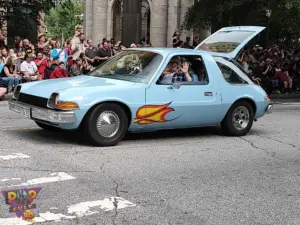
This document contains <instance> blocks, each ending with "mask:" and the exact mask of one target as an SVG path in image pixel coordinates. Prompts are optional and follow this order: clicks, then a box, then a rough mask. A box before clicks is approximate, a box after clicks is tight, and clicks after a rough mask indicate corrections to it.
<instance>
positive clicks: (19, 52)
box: [14, 40, 25, 60]
mask: <svg viewBox="0 0 300 225" xmlns="http://www.w3.org/2000/svg"><path fill="white" fill-rule="evenodd" d="M14 51H15V54H16V55H17V58H18V59H21V60H22V59H24V56H25V50H24V48H23V41H22V40H18V41H17V43H16V48H15V49H14Z"/></svg>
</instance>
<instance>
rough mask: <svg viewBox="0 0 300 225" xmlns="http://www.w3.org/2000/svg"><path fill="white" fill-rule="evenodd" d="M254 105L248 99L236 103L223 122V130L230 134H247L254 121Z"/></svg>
mask: <svg viewBox="0 0 300 225" xmlns="http://www.w3.org/2000/svg"><path fill="white" fill-rule="evenodd" d="M253 111H254V110H253V107H252V105H251V104H250V103H248V102H247V101H239V102H236V103H234V104H233V105H232V106H231V108H230V109H229V111H228V113H227V115H226V117H225V118H224V120H223V121H222V123H221V127H222V130H223V132H224V133H225V134H226V135H230V136H244V135H246V134H247V133H248V132H249V131H250V129H251V127H252V125H253V121H254V112H253Z"/></svg>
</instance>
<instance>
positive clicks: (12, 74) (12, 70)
mask: <svg viewBox="0 0 300 225" xmlns="http://www.w3.org/2000/svg"><path fill="white" fill-rule="evenodd" d="M16 60H17V58H16V57H15V56H9V57H8V58H7V61H6V64H5V65H4V67H3V69H2V71H1V73H0V77H1V79H2V80H4V81H7V82H8V85H9V86H11V87H13V88H14V87H16V86H17V85H18V84H20V83H21V77H20V75H19V74H17V67H16Z"/></svg>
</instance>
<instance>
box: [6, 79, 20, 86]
mask: <svg viewBox="0 0 300 225" xmlns="http://www.w3.org/2000/svg"><path fill="white" fill-rule="evenodd" d="M2 80H5V81H8V85H9V86H11V87H16V86H17V85H18V84H20V82H21V79H20V78H16V77H2Z"/></svg>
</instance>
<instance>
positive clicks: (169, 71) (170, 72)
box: [159, 59, 192, 84]
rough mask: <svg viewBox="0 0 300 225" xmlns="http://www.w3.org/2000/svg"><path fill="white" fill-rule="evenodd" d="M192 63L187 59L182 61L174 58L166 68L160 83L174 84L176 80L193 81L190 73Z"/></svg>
mask: <svg viewBox="0 0 300 225" xmlns="http://www.w3.org/2000/svg"><path fill="white" fill-rule="evenodd" d="M189 68H190V64H189V62H187V61H183V62H182V63H180V62H179V60H176V59H174V60H173V59H172V60H171V61H170V62H169V63H168V65H167V67H166V68H165V70H164V72H163V74H162V76H161V78H160V82H159V83H163V84H173V83H175V82H192V78H191V76H190V74H189Z"/></svg>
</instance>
